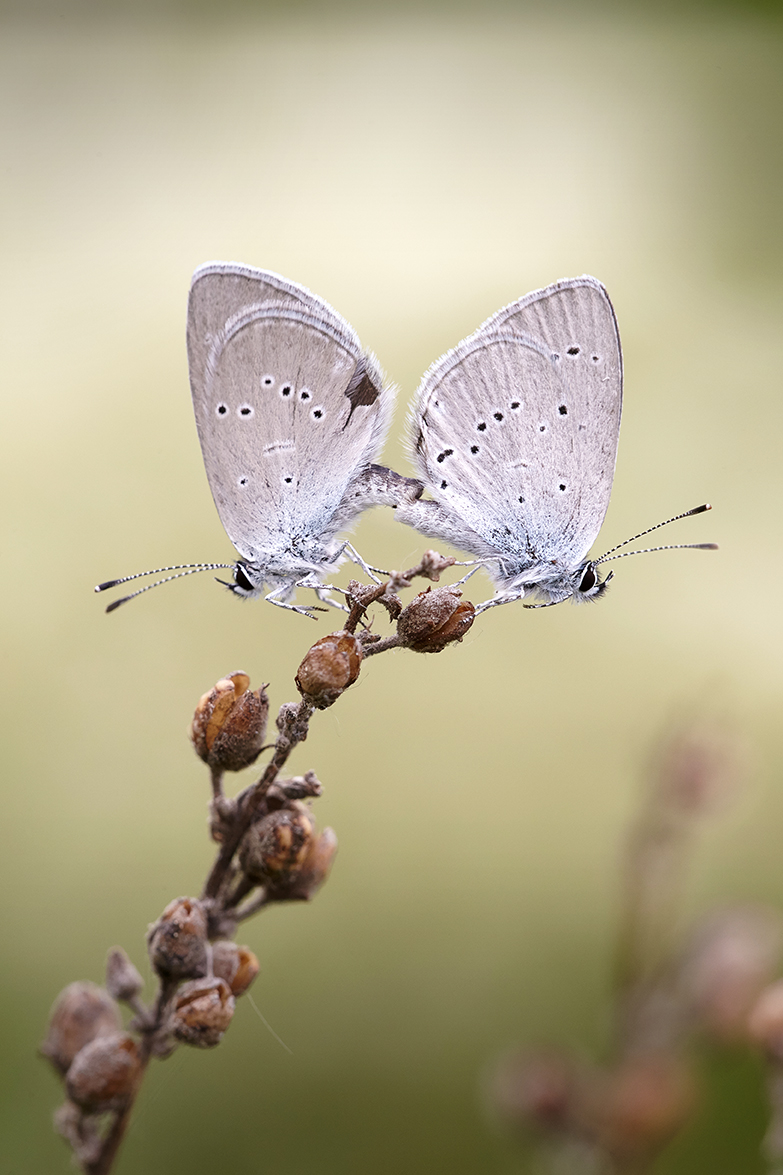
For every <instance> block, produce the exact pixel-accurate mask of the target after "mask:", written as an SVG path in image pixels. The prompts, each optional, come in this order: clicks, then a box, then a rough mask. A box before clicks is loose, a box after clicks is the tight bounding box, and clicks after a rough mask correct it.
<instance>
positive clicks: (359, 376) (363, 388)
mask: <svg viewBox="0 0 783 1175" xmlns="http://www.w3.org/2000/svg"><path fill="white" fill-rule="evenodd" d="M380 394H381V389H380V388H376V386H375V384H374V383H373V382H372V380H371V379H370V377H369V375H368V374H367V366H366V364H365V362H364V359H360V360H359V362H358V363H357V364H356V371H355V372H354V373H353V375H352V376H351V379H350V382H349V384H348V387H347V388H346V389H345V391H344V392H343V395H344V396H346V397H347V399H348V401H349V402H350V405H351V410H350V412H349V413H348V419H347V420H346V422H345V424H344V425H343V432H344V431H345V429H346V428H347V427H348V425H349V424H350V423H351V417H352V416H353V414H354V412H355V411H356V409H357V408H360V407H362V406H368V405H370V404H374V403H375V401H376V400H377V399H378V396H379V395H380Z"/></svg>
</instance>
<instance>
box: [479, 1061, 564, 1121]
mask: <svg viewBox="0 0 783 1175" xmlns="http://www.w3.org/2000/svg"><path fill="white" fill-rule="evenodd" d="M576 1081H577V1070H576V1065H575V1062H574V1060H573V1058H572V1057H570V1056H568V1054H567V1053H564V1052H560V1051H558V1050H555V1049H525V1050H523V1051H520V1052H516V1053H511V1054H509V1055H508V1056H507V1057H505V1058H503V1060H502V1061H501V1062H500V1063H499V1064H498V1066H497V1068H496V1069H495V1072H494V1074H493V1075H492V1078H491V1085H490V1089H489V1093H490V1099H491V1102H492V1104H493V1106H494V1108H495V1109H496V1110H497V1111H498V1112H499V1113H500V1115H501V1117H502V1118H503V1119H505V1120H506V1121H507V1122H508V1123H509V1124H510V1125H512V1126H515V1127H520V1126H521V1127H531V1126H532V1127H534V1128H535V1129H538V1130H543V1131H557V1130H561V1129H564V1128H566V1127H567V1126H568V1125H569V1122H570V1120H571V1117H572V1111H573V1103H574V1093H575V1089H576Z"/></svg>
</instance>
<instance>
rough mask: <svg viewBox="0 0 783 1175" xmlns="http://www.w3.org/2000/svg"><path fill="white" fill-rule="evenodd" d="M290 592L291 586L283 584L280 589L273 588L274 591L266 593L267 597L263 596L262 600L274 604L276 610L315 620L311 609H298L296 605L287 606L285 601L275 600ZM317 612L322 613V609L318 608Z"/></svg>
mask: <svg viewBox="0 0 783 1175" xmlns="http://www.w3.org/2000/svg"><path fill="white" fill-rule="evenodd" d="M290 591H291V585H290V584H283V585H282V587H279V588H275V589H274V591H271V592H268V593H267V595H265V596H264V599H265V600H268V601H269V603H270V604H274V605H275V607H276V608H285V609H286V611H288V612H298V614H299V615H300V616H307V617H308V618H309V619H310V620H317V617H316V616H313V613H312V609H308V608H300V607H299V606H298V605H297V604H288V603H286V601H285V600H281V599H278V598H277V597H279V596H281V595H287V594H289V593H290ZM318 611H319V612H322V611H323V609H322V608H319V609H318Z"/></svg>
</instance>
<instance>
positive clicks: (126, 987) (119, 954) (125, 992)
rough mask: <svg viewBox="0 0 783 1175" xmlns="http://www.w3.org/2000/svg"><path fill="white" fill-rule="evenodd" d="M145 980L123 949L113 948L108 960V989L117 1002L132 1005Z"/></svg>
mask: <svg viewBox="0 0 783 1175" xmlns="http://www.w3.org/2000/svg"><path fill="white" fill-rule="evenodd" d="M143 987H144V980H143V979H142V977H141V976H140V975H139V973H138V971H137V970H136V968H135V967H134V966H133V963H131V961H130V959H129V958H128V956H127V955H126V954H125V951H124V950H123V949H122V947H113V948H112V949H111V950H110V951H109V954H108V956H107V958H106V988H107V990H108V992H109V995H111V996H113V997H114V999H115V1000H122V1001H123V1002H124V1003H130V1002H131V1001H133V1000H135V998H136V996H137V995H138V994H139V992H140V991H141V989H142V988H143Z"/></svg>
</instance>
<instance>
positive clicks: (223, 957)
mask: <svg viewBox="0 0 783 1175" xmlns="http://www.w3.org/2000/svg"><path fill="white" fill-rule="evenodd" d="M212 971H213V973H214V975H215V976H216V978H218V979H225V981H226V983H227V984H228V986H229V987H230V988H231V994H232V995H233V996H240V995H244V994H245V992H246V991H247V989H248V988H249V987H250V985H251V983H253V981H254V980H255V978H256V976H257V975H258V972H259V966H258V959H257V958H256V957H255V955H254V954H253V952H252V951H251V950H250V948H249V947H240V946H237V944H236V943H235V942H231V941H229V940H228V939H221V941H220V942H214V943H213V944H212Z"/></svg>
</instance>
